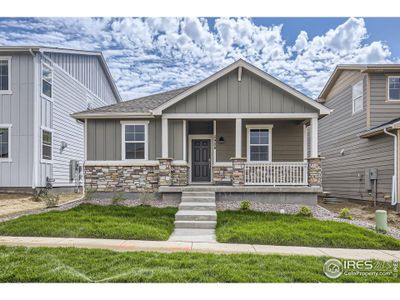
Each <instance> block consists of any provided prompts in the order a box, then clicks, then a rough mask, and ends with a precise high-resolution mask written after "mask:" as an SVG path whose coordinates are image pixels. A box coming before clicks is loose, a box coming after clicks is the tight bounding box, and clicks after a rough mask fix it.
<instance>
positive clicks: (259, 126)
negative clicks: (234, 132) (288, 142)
mask: <svg viewBox="0 0 400 300" xmlns="http://www.w3.org/2000/svg"><path fill="white" fill-rule="evenodd" d="M273 127H274V125H272V124H247V125H246V131H247V146H246V148H247V162H249V163H252V164H263V163H270V162H272V128H273ZM251 129H268V160H262V161H260V160H258V161H252V160H251V158H250V130H251Z"/></svg>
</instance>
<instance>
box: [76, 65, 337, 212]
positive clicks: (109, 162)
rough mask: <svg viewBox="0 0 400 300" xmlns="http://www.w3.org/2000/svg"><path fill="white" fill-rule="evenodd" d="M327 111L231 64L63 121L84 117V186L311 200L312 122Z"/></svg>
mask: <svg viewBox="0 0 400 300" xmlns="http://www.w3.org/2000/svg"><path fill="white" fill-rule="evenodd" d="M329 113H330V110H329V109H328V108H326V107H325V106H324V105H322V104H320V103H318V102H316V101H314V100H313V99H311V98H309V97H307V96H305V95H304V94H302V93H301V92H299V91H297V90H296V89H294V88H292V87H290V86H288V85H286V84H285V83H283V82H281V81H279V80H278V79H276V78H274V77H273V76H271V75H269V74H267V73H265V72H264V71H262V70H260V69H258V68H257V67H255V66H253V65H251V64H250V63H248V62H246V61H244V60H238V61H236V62H234V63H233V64H231V65H229V66H227V67H226V68H224V69H222V70H220V71H218V72H217V73H215V74H213V75H211V76H210V77H208V78H207V79H205V80H203V81H201V82H199V83H198V84H196V85H193V86H190V87H186V88H181V89H178V90H173V91H168V92H164V93H159V94H155V95H150V96H146V97H142V98H139V99H134V100H130V101H125V102H121V103H117V104H114V105H109V106H104V107H101V108H96V109H92V110H87V111H83V112H79V113H75V114H73V117H74V118H76V119H78V120H80V121H82V122H84V123H85V163H84V173H85V174H84V176H85V185H86V187H87V188H92V189H95V190H97V191H101V192H115V191H124V192H132V193H140V192H158V193H160V194H161V195H162V197H180V195H181V193H182V192H183V191H185V190H188V189H191V188H193V187H194V186H195V187H203V189H206V190H207V191H214V192H215V193H216V199H217V201H218V199H219V198H224V197H225V198H226V197H229V198H230V199H247V198H246V197H249V195H252V196H251V197H254V198H257V197H260V195H261V197H262V199H263V200H265V201H278V202H281V203H282V202H283V203H308V204H314V203H316V199H317V193H319V192H321V191H322V187H321V176H322V173H321V163H320V158H319V157H318V120H319V119H320V118H321V117H323V116H325V115H328V114H329ZM307 127H310V130H308V128H307ZM307 131H309V132H310V136H309V141H310V142H309V143H308V142H307V140H308V137H307V134H306V132H307ZM307 147H310V149H307ZM308 150H309V151H308ZM307 153H310V155H307ZM260 199H261V198H260Z"/></svg>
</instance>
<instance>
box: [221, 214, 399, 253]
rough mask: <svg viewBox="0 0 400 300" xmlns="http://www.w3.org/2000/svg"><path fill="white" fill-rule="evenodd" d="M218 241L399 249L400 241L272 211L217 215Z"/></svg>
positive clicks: (347, 225)
mask: <svg viewBox="0 0 400 300" xmlns="http://www.w3.org/2000/svg"><path fill="white" fill-rule="evenodd" d="M216 233H217V240H218V241H219V242H222V243H249V244H266V245H285V246H312V247H329V248H364V249H395V250H398V249H400V240H396V239H394V238H392V237H389V236H385V235H383V234H378V233H375V232H373V231H371V230H368V229H364V228H361V227H358V226H354V225H351V224H347V223H341V222H335V221H321V220H317V219H315V218H309V217H302V216H295V215H286V214H285V215H283V214H278V213H272V212H266V213H264V212H255V211H220V212H218V223H217V230H216Z"/></svg>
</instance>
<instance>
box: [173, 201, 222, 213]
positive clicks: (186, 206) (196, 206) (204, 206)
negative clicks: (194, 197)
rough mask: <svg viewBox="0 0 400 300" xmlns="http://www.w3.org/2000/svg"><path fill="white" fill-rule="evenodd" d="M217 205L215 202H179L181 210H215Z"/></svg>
mask: <svg viewBox="0 0 400 300" xmlns="http://www.w3.org/2000/svg"><path fill="white" fill-rule="evenodd" d="M216 208H217V206H216V205H215V203H213V202H183V203H181V204H179V209H181V210H213V211H215V210H216Z"/></svg>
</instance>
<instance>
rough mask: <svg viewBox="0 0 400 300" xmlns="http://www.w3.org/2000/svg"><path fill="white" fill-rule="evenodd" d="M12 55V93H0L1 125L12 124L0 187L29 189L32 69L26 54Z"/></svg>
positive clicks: (30, 172)
mask: <svg viewBox="0 0 400 300" xmlns="http://www.w3.org/2000/svg"><path fill="white" fill-rule="evenodd" d="M0 56H11V80H10V82H9V83H10V85H11V91H12V94H0V124H12V127H11V137H10V141H11V153H10V155H11V161H10V162H0V186H7V187H17V186H31V184H32V167H33V151H32V146H33V130H34V129H33V128H34V127H33V114H32V111H33V103H34V101H33V98H34V93H33V91H34V76H33V75H34V67H33V58H32V55H31V54H29V53H23V52H20V53H14V52H13V53H8V52H1V54H0Z"/></svg>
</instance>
